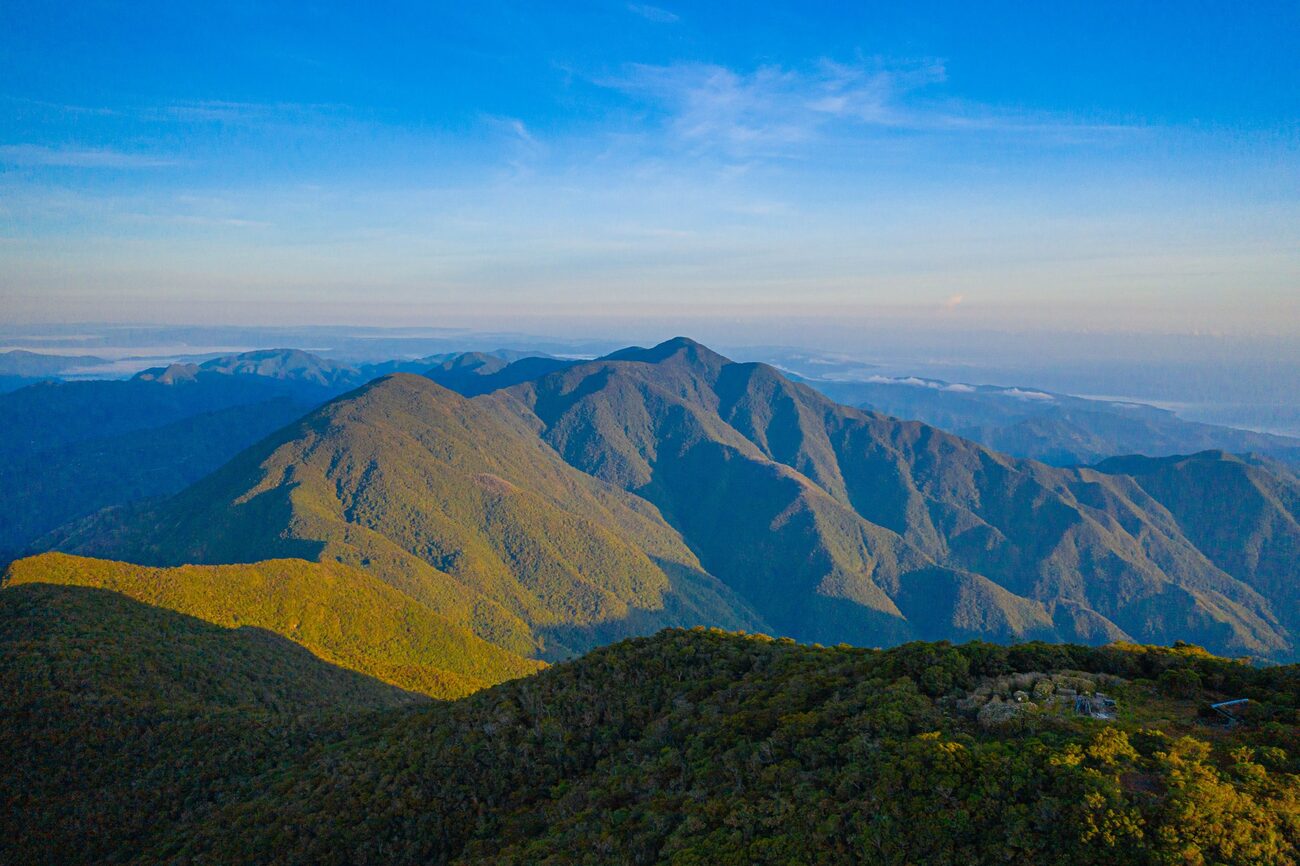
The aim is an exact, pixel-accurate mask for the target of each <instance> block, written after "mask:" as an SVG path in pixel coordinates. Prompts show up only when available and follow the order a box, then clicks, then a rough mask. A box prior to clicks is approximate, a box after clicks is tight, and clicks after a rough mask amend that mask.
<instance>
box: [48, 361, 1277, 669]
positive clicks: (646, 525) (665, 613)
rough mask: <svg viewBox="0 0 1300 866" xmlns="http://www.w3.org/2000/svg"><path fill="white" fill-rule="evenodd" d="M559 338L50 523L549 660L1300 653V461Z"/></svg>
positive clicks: (292, 428) (69, 545)
mask: <svg viewBox="0 0 1300 866" xmlns="http://www.w3.org/2000/svg"><path fill="white" fill-rule="evenodd" d="M479 360H481V359H479ZM522 363H526V362H524V361H516V362H514V363H507V364H504V366H502V365H501V364H498V363H495V362H483V363H480V364H478V366H477V367H476V368H475V369H478V370H480V371H482V372H480V373H479V374H478V379H488V378H490V377H493V376H497V377H500V376H502V374H504V373H506V372H507V371H509V370H510V369H511V368H512V367H517V366H518V365H519V364H522ZM554 365H555V367H556V369H554V370H552V371H551V372H544V373H543V374H542V375H539V376H537V377H536V378H532V379H530V380H527V381H523V382H520V383H518V384H509V382H510V378H509V377H507V378H505V379H503V380H500V381H501V384H503V385H507V387H502V388H500V389H498V390H494V391H491V392H490V393H486V394H481V395H479V396H476V397H473V398H466V397H464V396H462V395H460V394H457V393H455V392H453V391H451V390H448V389H446V388H444V387H442V386H440V385H438V384H437V383H436V382H434V381H432V380H431V379H429V378H427V377H422V376H413V375H404V374H400V373H399V374H393V375H389V376H385V377H382V378H380V379H378V380H376V381H373V382H371V383H369V384H367V385H365V386H363V387H362V388H360V389H358V390H356V391H353V392H350V393H348V394H346V395H344V396H342V397H340V398H338V399H336V400H334V401H332V402H330V403H328V404H326V405H325V406H323V407H321V408H320V409H317V410H315V411H314V412H312V413H310V414H308V415H306V416H305V417H303V418H302V419H300V420H298V421H296V422H294V423H292V424H290V425H289V426H287V427H284V428H282V429H280V430H279V431H277V432H276V433H275V434H273V435H271V436H270V437H268V438H266V439H263V440H262V441H261V442H259V443H258V444H256V445H254V446H253V447H251V448H249V449H248V450H246V451H244V452H242V453H241V454H239V455H238V456H237V457H235V458H234V459H233V460H232V461H230V462H229V463H227V464H226V465H225V466H223V467H222V468H220V469H219V470H218V471H216V472H214V473H213V474H212V475H210V476H208V477H206V478H204V479H203V480H201V481H199V482H198V483H196V484H194V485H192V486H191V487H189V488H187V489H185V490H183V491H181V492H179V493H177V494H176V495H174V496H172V497H170V498H167V499H163V500H161V501H151V502H145V503H137V504H135V505H131V506H124V507H119V508H116V509H110V510H108V511H106V512H104V513H100V514H98V515H96V516H93V517H91V518H89V519H87V520H84V521H82V522H80V523H73V524H70V525H68V526H65V527H64V528H63V529H61V530H59V532H58V533H56V534H55V535H54V536H51V537H49V538H48V539H47V540H46V542H45V544H46V546H50V547H54V548H57V549H59V550H63V551H66V552H69V553H74V554H78V555H82V556H93V557H101V558H109V559H118V560H125V561H128V562H133V563H137V564H141V565H147V566H153V567H169V568H175V567H178V566H182V565H185V564H209V565H217V564H229V563H257V562H263V561H266V560H273V559H284V558H286V557H288V558H297V559H304V560H308V561H312V562H321V563H326V562H333V563H336V564H342V565H344V566H347V567H348V568H352V569H356V570H359V571H364V572H366V573H368V574H373V575H374V576H375V577H376V578H378V579H379V580H380V581H382V582H383V583H385V584H387V585H389V586H391V587H393V588H394V589H396V590H397V591H399V592H401V593H403V594H405V595H406V596H407V597H409V598H411V599H413V600H415V601H416V602H417V603H419V604H421V605H423V606H424V607H425V608H427V609H428V610H429V611H431V612H433V613H434V614H436V615H437V616H439V617H441V618H442V619H443V620H445V621H446V622H448V623H450V624H451V625H452V626H454V627H456V628H459V629H463V630H466V631H468V632H471V633H472V634H473V635H474V636H475V637H477V638H478V639H481V640H482V641H484V642H486V643H487V644H491V645H493V646H495V647H500V648H502V649H505V650H506V651H508V652H510V653H512V654H515V655H516V656H518V657H520V658H521V659H542V660H555V659H559V658H564V657H567V656H569V655H571V654H573V653H576V652H581V651H583V650H585V649H588V648H590V647H593V646H597V645H599V644H601V643H605V642H608V641H609V640H612V639H615V638H618V637H621V636H624V635H630V634H638V633H645V632H648V631H652V630H654V629H657V628H660V627H663V626H668V625H693V624H710V625H722V626H725V627H729V628H743V629H747V630H755V631H765V632H769V633H774V634H780V635H787V636H790V637H794V638H796V639H799V640H805V641H818V642H821V643H839V642H849V643H855V644H859V645H868V646H873V645H891V644H895V643H899V642H902V641H906V640H911V639H917V638H924V639H937V638H949V639H966V638H971V637H984V638H988V639H994V640H999V641H1013V640H1024V639H1036V638H1037V639H1047V640H1070V641H1083V642H1086V643H1101V642H1106V641H1111V640H1116V639H1135V640H1142V641H1155V642H1166V643H1167V642H1170V641H1173V640H1175V639H1184V640H1193V641H1196V642H1199V643H1202V644H1205V645H1207V646H1209V647H1211V648H1213V649H1215V650H1216V651H1220V652H1227V653H1233V654H1250V655H1255V656H1260V657H1265V658H1274V659H1289V658H1293V657H1295V654H1296V649H1297V644H1296V638H1295V635H1296V634H1297V633H1300V631H1298V630H1300V620H1298V616H1300V613H1298V612H1300V605H1297V604H1296V600H1297V598H1296V591H1295V587H1296V585H1297V581H1296V571H1295V569H1296V566H1295V561H1296V560H1295V556H1294V553H1295V551H1296V550H1300V524H1297V513H1300V511H1298V509H1297V503H1298V502H1300V495H1298V491H1300V485H1298V484H1297V481H1296V478H1295V476H1294V475H1293V474H1290V472H1289V471H1288V470H1286V468H1285V467H1283V466H1280V465H1278V464H1272V463H1268V462H1267V461H1264V460H1254V459H1250V460H1248V459H1244V458H1240V457H1234V456H1232V455H1229V454H1225V453H1221V452H1207V453H1201V454H1197V455H1193V456H1189V457H1180V458H1162V459H1157V460H1154V461H1136V462H1134V461H1132V460H1130V461H1127V462H1126V461H1118V462H1115V461H1112V462H1104V463H1101V464H1098V465H1097V466H1095V467H1074V468H1059V467H1052V466H1048V465H1045V464H1042V463H1038V462H1034V461H1031V460H1024V459H1016V458H1011V457H1008V456H1006V455H1002V454H999V453H997V452H994V451H991V450H989V449H987V448H984V447H982V446H980V445H977V444H975V443H973V442H970V441H968V440H965V439H962V438H960V437H957V436H953V435H951V434H947V433H944V432H942V431H940V430H937V429H935V428H933V427H929V426H927V425H924V424H921V423H918V422H905V421H899V420H897V419H894V418H891V417H888V416H884V415H880V414H877V413H873V412H868V411H864V410H860V409H855V408H851V407H847V406H843V405H840V404H837V403H834V402H832V401H831V400H830V399H829V398H827V397H825V396H824V395H822V394H820V393H818V392H817V391H815V390H813V389H812V388H809V387H807V386H806V385H803V384H800V383H798V382H794V381H791V380H790V379H788V378H786V377H784V376H782V375H781V374H780V373H779V372H778V371H776V370H775V369H773V368H771V367H768V366H766V365H763V364H737V363H733V362H730V361H729V360H727V359H726V358H724V357H722V356H720V355H718V354H716V353H714V352H712V351H710V350H709V349H707V348H706V347H704V346H701V345H699V344H697V343H694V342H692V341H690V340H687V339H684V338H679V339H675V340H670V341H668V342H665V343H663V344H660V345H658V346H655V347H653V348H650V349H639V348H632V349H627V350H623V351H620V352H616V353H614V354H612V355H609V356H607V357H605V358H601V359H597V360H595V361H590V362H576V363H575V362H554ZM465 366H470V364H469V363H465V364H460V365H459V366H458V365H457V364H452V365H451V366H450V367H449V368H448V369H445V370H443V371H442V372H441V375H447V374H449V373H450V372H452V371H455V370H457V369H461V372H460V373H457V374H456V375H458V376H459V375H462V374H463V373H464V370H463V368H464V367H465ZM1229 492H1230V495H1220V493H1224V494H1227V493H1229ZM1224 527H1229V528H1232V527H1241V528H1242V529H1241V530H1240V532H1241V533H1242V534H1241V535H1240V536H1234V535H1233V532H1234V530H1232V529H1225V528H1224ZM1237 542H1239V544H1237ZM87 582H88V583H92V584H93V583H94V581H92V580H88V581H87Z"/></svg>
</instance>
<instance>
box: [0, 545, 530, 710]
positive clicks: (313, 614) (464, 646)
mask: <svg viewBox="0 0 1300 866" xmlns="http://www.w3.org/2000/svg"><path fill="white" fill-rule="evenodd" d="M5 582H6V584H7V585H8V586H9V587H20V586H24V585H29V584H46V585H65V586H77V587H86V588H93V589H102V590H110V591H113V592H116V593H120V594H122V595H124V596H126V597H128V598H132V599H135V600H136V601H139V602H143V603H145V604H150V605H153V606H155V607H158V608H162V609H165V610H170V611H174V612H176V613H181V614H186V615H188V616H192V617H196V618H198V619H201V620H203V621H204V622H208V623H212V624H214V625H219V626H224V627H226V628H235V627H242V626H250V627H253V628H259V629H265V630H267V631H269V632H272V633H274V634H278V635H280V636H282V637H284V638H287V639H288V640H291V641H293V642H294V643H297V644H300V645H302V646H303V647H305V648H306V649H308V650H310V651H311V652H312V653H314V654H315V655H316V656H318V657H319V658H321V659H322V660H324V661H326V662H331V663H333V664H336V665H339V666H340V667H343V668H347V669H349V670H353V671H359V672H361V673H364V674H367V675H369V676H371V677H374V678H376V679H378V680H381V681H383V682H385V683H391V684H393V685H395V686H400V687H402V688H404V689H408V690H410V691H414V692H420V693H423V694H426V695H430V696H432V697H436V698H453V697H460V696H462V695H466V694H469V693H470V692H473V691H476V690H478V689H481V688H483V687H484V686H487V685H491V684H493V683H498V682H501V681H502V680H505V679H510V678H512V677H518V676H523V675H524V674H529V673H532V672H534V671H536V670H537V669H538V664H537V663H536V662H531V661H526V660H524V659H522V658H519V657H518V656H515V655H513V654H511V653H509V652H507V651H505V650H503V649H500V648H499V647H496V646H493V645H492V644H489V643H486V642H485V641H483V640H481V639H480V638H477V637H475V636H474V635H473V634H472V633H470V632H469V631H468V630H466V629H464V628H460V627H458V626H455V625H453V624H451V623H450V622H448V621H446V620H445V619H443V618H442V617H440V616H438V615H437V614H435V613H433V612H432V611H430V610H429V609H428V608H426V607H424V606H423V605H421V604H418V603H416V602H415V601H413V600H412V599H410V598H408V597H407V596H405V595H403V594H402V593H400V592H397V591H396V590H394V589H393V588H392V587H390V586H388V585H387V584H385V583H383V582H382V581H380V580H379V579H378V578H376V577H374V576H373V575H371V574H369V573H367V572H365V571H362V570H359V569H354V568H349V567H348V566H345V565H340V564H339V563H335V562H324V563H314V562H304V561H302V560H297V559H284V560H268V561H265V562H258V563H255V564H250V565H222V566H199V565H187V566H182V567H179V568H163V569H159V568H147V567H142V566H137V565H128V564H126V563H120V562H109V561H106V560H100V559H84V558H81V557H75V556H66V555H63V554H58V553H47V554H44V555H41V556H36V557H31V558H28V559H22V560H19V561H18V562H16V563H14V564H13V565H12V566H10V568H9V570H8V572H7V573H6V574H5Z"/></svg>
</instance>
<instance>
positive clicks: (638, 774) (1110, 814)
mask: <svg viewBox="0 0 1300 866" xmlns="http://www.w3.org/2000/svg"><path fill="white" fill-rule="evenodd" d="M76 592H80V593H87V592H92V591H89V590H80V591H73V590H70V589H67V588H62V587H18V588H16V589H12V588H11V589H8V590H5V591H4V592H0V604H8V605H14V604H17V605H18V606H19V609H20V613H19V614H18V615H16V616H6V617H0V623H3V624H6V625H4V626H3V627H0V641H2V642H3V644H2V648H3V650H4V652H5V658H6V659H10V658H12V659H15V661H16V662H17V663H16V664H7V665H6V666H5V668H4V670H3V671H0V677H3V678H4V685H5V686H7V687H13V688H16V689H18V690H19V693H20V694H23V695H28V696H30V697H24V699H23V701H22V702H21V703H12V702H6V703H5V704H4V705H3V708H2V709H0V714H3V718H0V756H4V757H11V756H14V757H17V758H18V760H17V761H16V762H15V761H4V762H0V799H3V801H4V802H5V803H6V806H8V807H11V808H6V809H5V810H3V812H0V814H2V815H3V817H0V822H3V826H2V827H0V829H2V830H3V831H4V832H3V834H0V840H2V841H0V855H3V858H4V860H5V862H9V863H15V864H19V863H41V862H51V861H52V860H58V861H60V862H71V863H77V862H86V863H89V862H134V863H160V862H210V863H227V864H241V863H286V864H290V863H304V864H306V863H312V864H329V863H339V864H342V863H349V864H371V863H373V864H379V863H383V864H407V863H410V864H415V863H421V864H425V863H466V864H468V863H474V864H488V863H500V864H506V863H512V864H524V863H528V864H538V863H593V864H650V863H673V864H706V863H707V864H717V863H744V864H751V863H754V864H759V863H773V864H777V863H779V864H813V863H817V864H841V863H844V864H849V863H949V864H958V863H960V864H993V863H1006V862H1028V863H1036V864H1144V866H1145V864H1152V866H1154V864H1168V863H1219V864H1263V863H1268V864H1277V866H1286V864H1294V863H1296V858H1297V856H1298V855H1300V849H1298V848H1297V846H1298V845H1300V823H1297V820H1296V816H1297V815H1298V814H1300V777H1298V776H1297V775H1296V774H1297V772H1298V771H1300V763H1297V760H1298V759H1300V740H1298V739H1297V721H1298V719H1297V715H1296V713H1297V698H1296V695H1297V690H1298V689H1300V679H1298V674H1300V672H1298V671H1297V669H1296V668H1294V667H1291V668H1273V669H1262V670H1261V669H1255V668H1250V667H1247V666H1245V665H1241V664H1236V663H1232V662H1227V661H1223V660H1219V659H1214V658H1212V657H1209V656H1207V655H1205V654H1203V653H1200V652H1198V651H1196V650H1194V649H1192V648H1183V649H1179V650H1160V649H1155V648H1143V647H1108V648H1103V649H1088V648H1083V647H1077V646H1060V645H1056V646H1048V645H1042V644H1030V645H1023V646H1018V647H1012V648H1003V647H997V646H992V645H989V644H970V645H967V646H963V647H955V648H954V647H952V646H949V645H944V644H909V645H907V646H903V647H899V648H897V649H894V650H888V651H872V650H863V649H850V648H837V649H825V648H813V647H807V646H799V645H795V644H793V643H792V642H788V641H772V640H770V639H766V638H754V637H745V636H741V635H733V634H724V633H720V632H716V631H705V630H696V631H668V632H664V633H661V634H659V635H657V636H655V637H653V638H649V639H638V640H633V641H627V642H623V643H619V644H616V645H614V646H610V647H607V648H604V649H601V650H597V651H595V652H593V653H590V654H589V655H587V656H584V657H583V658H581V659H578V660H576V661H574V662H570V663H565V664H562V665H558V666H556V667H553V668H551V669H548V670H546V671H543V672H541V673H540V674H538V675H536V676H533V677H528V678H525V679H522V680H516V681H514V682H511V683H507V684H504V685H502V686H498V687H495V688H493V689H490V690H487V691H484V692H480V693H478V694H476V695H474V696H472V697H470V698H466V699H463V700H461V701H457V702H455V703H451V704H441V705H430V706H425V707H416V708H411V709H386V710H380V709H376V710H374V711H365V710H361V711H360V712H359V713H358V712H344V713H339V714H336V715H328V714H327V715H320V714H311V713H307V714H298V715H293V714H292V713H291V712H287V711H285V710H284V709H283V706H284V700H283V698H281V697H279V696H281V695H289V694H293V693H294V692H295V690H296V689H299V688H300V687H299V685H297V683H298V680H297V677H296V671H293V670H292V669H291V668H290V667H288V663H286V662H281V661H277V660H275V659H257V664H258V666H260V667H263V668H265V669H267V670H270V671H278V672H284V675H283V677H281V679H280V680H279V681H278V685H276V686H275V687H274V688H268V687H266V686H259V685H257V682H258V680H257V677H256V668H253V667H251V666H245V661H246V660H249V659H250V656H248V655H247V654H245V655H236V656H235V657H234V658H232V659H231V660H230V661H229V662H226V661H224V660H221V659H220V658H218V657H214V656H213V655H212V654H210V653H206V652H202V651H200V652H197V653H196V652H188V653H187V654H186V655H185V656H184V657H183V658H184V664H172V663H170V660H171V659H172V658H173V657H174V656H173V655H172V654H171V653H169V652H167V650H170V649H171V648H172V647H173V646H176V645H185V642H193V641H195V640H198V639H199V638H196V637H193V636H191V631H187V630H186V629H185V628H183V627H182V626H179V625H171V626H169V627H167V628H161V629H159V630H158V632H157V635H156V639H155V641H154V642H152V643H151V642H147V641H141V640H140V639H139V637H138V636H139V635H140V634H141V633H142V632H143V631H144V628H143V627H144V626H146V625H147V624H146V623H143V622H142V623H127V622H125V621H124V620H123V617H127V616H150V615H152V616H156V615H157V613H156V611H154V609H152V608H149V609H144V610H141V609H138V608H134V607H130V606H129V605H130V604H131V603H127V605H128V606H127V607H126V609H125V610H124V611H121V612H114V611H115V609H114V608H108V609H107V611H108V612H109V613H110V614H111V615H112V616H113V617H114V619H113V620H111V622H112V624H113V625H114V626H116V625H121V626H124V627H123V628H120V629H119V628H100V627H99V625H98V624H97V623H98V619H99V614H96V615H95V616H93V617H80V616H78V615H77V609H78V605H81V604H86V603H95V602H96V601H98V597H97V596H96V597H95V598H93V599H87V598H84V597H82V596H80V595H77V594H76ZM14 593H20V595H19V596H18V599H17V600H16V601H15V600H14V596H13V594H14ZM117 604H118V605H119V606H120V605H121V604H122V602H121V601H120V600H119V601H118V602H117ZM56 611H57V612H58V615H54V616H51V615H50V614H51V613H54V612H56ZM151 611H153V613H152V614H151V613H150V612H151ZM168 616H174V615H168ZM190 628H191V630H192V629H193V627H192V626H191V627H190ZM204 628H207V627H204ZM79 630H80V631H79ZM200 631H201V630H200ZM242 631H244V630H239V631H236V632H233V633H231V632H227V633H225V634H233V635H239V634H240V632H242ZM74 634H75V635H76V636H77V637H79V638H83V639H84V638H92V637H93V638H94V640H93V642H91V641H87V642H85V643H82V644H79V645H76V646H75V648H74V645H73V644H71V643H70V641H71V640H73V639H74V638H73V636H72V635H74ZM15 647H21V648H22V649H21V651H20V652H18V653H15V652H14V648H15ZM73 652H75V653H76V654H77V655H76V656H74V657H75V658H84V659H85V661H82V662H81V663H80V664H77V665H75V666H74V665H73V664H72V663H71V662H70V661H69V660H65V659H64V656H65V655H67V654H69V653H73ZM141 653H144V654H150V655H148V656H141V655H140V654H141ZM143 658H158V659H159V663H158V664H156V665H154V666H153V667H152V668H149V666H146V665H140V664H138V663H136V662H138V661H140V660H141V659H143ZM47 660H53V663H54V664H55V665H56V667H57V668H58V669H59V670H61V671H73V670H79V671H80V672H81V673H80V676H79V677H78V678H77V679H76V680H75V683H76V687H75V689H73V690H68V689H66V688H56V689H53V690H50V691H49V692H48V694H50V695H53V696H54V697H48V698H47V697H45V695H46V694H47V692H43V691H38V692H36V693H35V694H33V692H32V690H31V689H30V688H29V687H28V686H27V683H28V682H29V681H32V680H33V677H32V674H33V671H34V669H35V670H42V669H44V666H46V665H48V664H50V661H47ZM217 665H225V666H228V667H229V668H230V676H229V678H224V677H222V678H219V679H218V681H217V683H216V684H214V685H213V686H212V689H213V692H212V693H213V696H214V697H213V699H212V700H211V701H207V700H204V698H203V697H202V696H201V695H197V696H195V697H194V698H193V699H190V700H186V701H176V702H174V703H172V702H160V701H157V700H155V697H154V691H155V690H156V692H157V693H160V694H166V695H169V696H171V695H174V694H176V693H177V692H178V690H179V691H182V692H183V691H185V690H186V689H187V688H189V687H188V686H186V685H185V683H187V682H190V681H192V678H193V677H194V676H195V675H196V674H197V675H198V676H200V677H203V676H205V675H207V674H210V673H212V672H214V666H217ZM140 668H147V669H151V670H152V673H151V677H152V679H151V681H150V682H149V684H148V685H147V687H141V688H131V689H127V690H122V689H121V688H120V687H118V688H117V690H116V691H115V693H114V694H115V696H114V697H112V698H111V699H100V700H97V701H94V702H93V703H88V702H87V701H86V700H85V698H84V696H85V695H87V694H91V695H107V694H109V690H108V688H109V686H110V685H112V684H116V683H120V682H121V681H122V677H123V676H124V675H126V676H128V677H129V676H130V675H131V674H130V673H129V672H131V671H134V670H136V669H140ZM60 676H64V674H61V675H60ZM56 681H59V682H62V680H56ZM221 683H226V684H227V686H225V687H223V686H222V685H221ZM240 688H247V689H248V692H249V696H248V697H247V698H246V699H244V700H242V701H239V700H238V699H237V698H238V694H239V690H240ZM330 688H335V687H330ZM258 689H260V691H258ZM1099 690H1100V691H1105V692H1106V693H1107V694H1108V695H1110V696H1111V697H1112V698H1114V699H1116V700H1117V701H1118V710H1117V712H1118V718H1117V719H1115V720H1113V721H1109V722H1108V721H1102V720H1098V719H1092V718H1087V717H1082V716H1079V715H1077V714H1076V713H1075V712H1074V698H1073V697H1072V695H1074V694H1075V693H1087V692H1094V691H1099ZM321 691H322V692H325V691H327V687H324V686H322V687H321ZM344 693H348V692H346V690H344ZM258 694H260V695H262V697H260V698H255V697H254V695H258ZM1018 695H1019V696H1022V697H1020V698H1019V699H1018V698H1017V696H1018ZM226 696H228V697H226ZM1224 697H1248V698H1250V699H1251V704H1250V705H1249V707H1250V709H1249V711H1245V712H1243V713H1242V717H1243V718H1244V719H1245V721H1244V723H1243V724H1240V725H1238V726H1237V727H1235V728H1234V729H1231V730H1228V729H1225V728H1223V727H1222V726H1220V725H1216V724H1215V723H1213V722H1211V721H1208V720H1204V721H1203V720H1202V719H1201V718H1200V717H1199V713H1200V712H1201V711H1202V710H1204V711H1205V712H1206V713H1208V714H1209V715H1210V716H1214V714H1213V713H1211V712H1210V711H1209V710H1208V708H1207V707H1206V704H1207V703H1208V702H1209V701H1213V700H1218V699H1222V698H1224ZM232 699H235V700H233V701H232ZM372 700H373V703H372V704H371V705H372V706H374V707H376V708H378V707H381V706H383V705H384V704H386V703H387V702H388V699H387V698H386V696H384V695H383V694H382V693H381V694H376V695H374V696H373V698H372ZM358 703H365V701H364V700H360V701H359V700H357V699H354V700H353V701H352V703H351V704H349V705H350V706H353V707H356V706H357V704H358ZM56 707H57V708H59V709H61V710H64V711H62V712H54V711H50V710H52V709H54V708H56ZM33 710H35V711H33ZM240 720H242V721H243V724H238V721H240ZM55 744H70V745H71V746H72V748H68V747H67V746H64V747H57V746H56V745H55ZM33 745H35V746H38V748H32V746H33ZM159 792H161V795H160V793H159ZM13 807H16V808H13Z"/></svg>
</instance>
